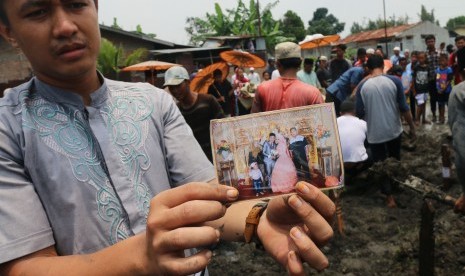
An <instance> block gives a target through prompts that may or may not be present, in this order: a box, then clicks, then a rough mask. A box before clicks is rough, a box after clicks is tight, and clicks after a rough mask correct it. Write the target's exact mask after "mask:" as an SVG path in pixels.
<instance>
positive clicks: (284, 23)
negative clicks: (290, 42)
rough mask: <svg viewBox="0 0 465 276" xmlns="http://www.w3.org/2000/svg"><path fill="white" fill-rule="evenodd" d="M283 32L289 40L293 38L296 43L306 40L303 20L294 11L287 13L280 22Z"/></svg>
mask: <svg viewBox="0 0 465 276" xmlns="http://www.w3.org/2000/svg"><path fill="white" fill-rule="evenodd" d="M280 25H281V31H282V32H283V34H284V35H285V36H287V37H289V38H291V37H293V38H294V41H295V42H298V41H302V40H303V39H304V38H305V34H306V30H305V25H304V22H303V21H302V18H300V16H298V15H297V14H296V13H295V12H293V11H290V10H289V11H287V12H286V13H285V14H284V17H283V19H282V20H281V21H280Z"/></svg>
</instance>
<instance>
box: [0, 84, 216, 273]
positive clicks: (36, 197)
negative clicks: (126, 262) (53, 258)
mask: <svg viewBox="0 0 465 276" xmlns="http://www.w3.org/2000/svg"><path fill="white" fill-rule="evenodd" d="M91 97H92V105H91V106H87V107H86V106H84V104H83V102H82V98H81V97H80V96H78V95H77V94H74V93H70V92H67V91H63V90H59V89H57V88H54V87H51V86H49V85H47V84H45V83H43V82H41V81H39V80H38V79H36V78H33V79H32V80H31V81H29V82H27V83H25V84H23V85H21V86H18V87H16V88H13V89H10V90H7V91H6V92H5V96H4V98H2V99H1V100H0V141H1V143H0V172H1V173H0V222H1V223H0V264H1V263H4V262H7V261H9V260H12V259H16V258H18V257H21V256H24V255H27V254H30V253H33V252H35V251H38V250H40V249H43V248H45V247H48V246H51V245H55V247H56V249H57V251H58V254H60V255H69V254H85V253H91V252H95V251H97V250H100V249H102V248H105V247H107V246H110V245H113V244H115V243H117V242H118V241H121V240H123V239H126V238H128V237H130V236H132V235H134V234H137V233H140V232H142V231H144V230H145V227H146V217H147V214H148V207H149V203H150V199H151V198H152V197H153V196H154V195H156V194H157V193H159V192H161V191H163V190H166V189H170V188H171V187H174V186H178V185H181V184H184V183H188V182H192V181H209V180H211V179H213V178H214V177H215V173H214V169H213V166H212V165H211V163H210V162H209V161H208V159H207V158H206V157H205V155H204V153H203V152H202V150H201V148H200V146H199V145H198V143H197V142H196V140H195V138H194V136H193V135H192V130H191V129H190V128H189V126H188V125H187V124H186V123H185V121H184V119H183V117H182V115H181V114H180V112H179V110H178V108H177V107H176V104H175V103H174V101H173V99H172V97H171V96H170V95H169V94H168V93H166V92H164V91H163V90H160V89H157V88H155V87H153V86H151V85H149V84H143V83H138V84H135V83H123V82H116V81H111V80H106V79H105V80H104V81H103V85H102V86H101V87H100V88H99V89H98V90H97V91H96V92H94V93H93V94H92V95H91Z"/></svg>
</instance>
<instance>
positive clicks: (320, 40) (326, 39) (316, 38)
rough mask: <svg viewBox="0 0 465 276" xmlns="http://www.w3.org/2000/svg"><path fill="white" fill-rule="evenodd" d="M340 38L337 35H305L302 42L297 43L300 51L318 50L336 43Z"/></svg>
mask: <svg viewBox="0 0 465 276" xmlns="http://www.w3.org/2000/svg"><path fill="white" fill-rule="evenodd" d="M340 38H341V37H340V36H339V35H322V34H313V35H307V36H306V37H305V39H304V40H302V41H301V42H299V45H300V48H301V49H302V50H306V49H313V48H319V47H321V46H326V45H329V44H331V43H333V42H336V41H338V40H339V39H340Z"/></svg>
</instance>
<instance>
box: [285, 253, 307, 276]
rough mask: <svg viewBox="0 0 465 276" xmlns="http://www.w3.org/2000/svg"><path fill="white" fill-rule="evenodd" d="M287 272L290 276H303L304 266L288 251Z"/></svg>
mask: <svg viewBox="0 0 465 276" xmlns="http://www.w3.org/2000/svg"><path fill="white" fill-rule="evenodd" d="M287 272H288V273H289V275H290V276H304V275H305V271H304V266H303V265H302V261H301V260H300V258H299V256H297V254H296V253H295V251H289V253H288V254H287Z"/></svg>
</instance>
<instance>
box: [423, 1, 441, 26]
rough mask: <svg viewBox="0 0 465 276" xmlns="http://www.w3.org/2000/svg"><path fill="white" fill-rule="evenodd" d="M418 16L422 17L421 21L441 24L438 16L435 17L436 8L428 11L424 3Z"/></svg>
mask: <svg viewBox="0 0 465 276" xmlns="http://www.w3.org/2000/svg"><path fill="white" fill-rule="evenodd" d="M418 16H419V17H420V21H430V22H432V23H436V24H437V25H439V20H436V18H435V17H434V9H432V10H431V12H428V11H427V10H426V7H425V6H424V5H421V11H420V13H419V14H418Z"/></svg>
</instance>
